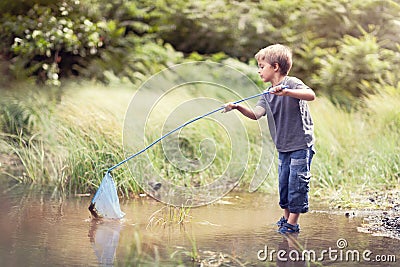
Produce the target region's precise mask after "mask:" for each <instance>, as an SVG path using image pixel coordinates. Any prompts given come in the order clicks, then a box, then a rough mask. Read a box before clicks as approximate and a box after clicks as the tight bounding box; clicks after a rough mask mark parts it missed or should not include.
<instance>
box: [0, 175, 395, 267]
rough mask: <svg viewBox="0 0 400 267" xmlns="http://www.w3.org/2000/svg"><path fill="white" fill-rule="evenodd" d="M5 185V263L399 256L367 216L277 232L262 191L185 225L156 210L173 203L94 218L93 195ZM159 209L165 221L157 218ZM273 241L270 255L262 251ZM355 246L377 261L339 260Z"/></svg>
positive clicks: (1, 217) (314, 220) (127, 205)
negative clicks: (370, 229)
mask: <svg viewBox="0 0 400 267" xmlns="http://www.w3.org/2000/svg"><path fill="white" fill-rule="evenodd" d="M3 185H4V184H1V179H0V188H1V189H2V190H0V264H1V266H112V265H118V266H121V265H122V266H138V265H141V266H154V265H155V264H158V266H177V265H179V264H181V265H182V266H198V265H200V264H203V266H210V265H211V264H215V263H218V264H222V265H221V266H241V265H245V266H326V265H330V266H355V265H357V263H360V264H361V265H363V266H365V265H368V266H382V265H383V264H382V262H376V261H375V262H374V261H372V260H374V259H375V258H373V257H374V256H375V255H396V257H397V261H398V260H399V259H400V255H399V251H398V248H399V247H400V241H399V240H395V239H389V238H384V237H374V236H371V235H369V234H363V233H359V232H357V227H358V226H360V225H361V223H362V218H360V217H357V216H355V217H353V218H347V217H346V216H344V212H343V213H342V214H341V215H340V214H339V215H337V214H333V213H332V212H331V211H327V212H310V213H308V214H306V215H304V216H303V217H302V218H301V221H300V225H301V229H302V230H301V232H300V234H299V235H298V236H291V237H290V238H287V237H285V236H282V235H280V234H279V233H277V232H276V230H277V227H276V224H275V223H276V220H277V219H278V218H280V216H282V214H281V210H280V209H279V207H277V199H274V198H273V196H271V195H266V194H262V193H254V194H249V193H246V194H242V193H238V192H232V193H230V194H229V196H227V197H225V198H224V199H223V200H222V201H219V202H217V203H214V204H212V205H209V206H204V207H201V208H193V209H191V210H190V214H189V215H188V216H187V217H186V218H187V220H185V221H184V225H183V226H184V227H182V225H181V224H179V222H180V220H169V219H170V217H171V216H174V213H173V214H171V212H165V214H164V213H163V214H161V213H156V212H157V211H159V210H160V209H162V210H165V211H168V209H165V208H163V207H164V205H163V204H162V203H159V202H156V201H153V200H151V199H147V198H141V199H136V200H131V201H126V202H124V203H122V206H123V207H122V208H123V210H125V211H126V213H127V215H126V218H125V219H124V221H122V222H120V221H113V220H108V221H106V220H104V221H95V220H91V219H90V213H89V212H88V210H87V205H88V203H89V202H90V199H89V198H85V197H83V198H82V197H69V198H68V199H60V198H58V197H54V195H53V194H52V192H49V193H44V192H43V191H31V190H30V189H27V188H25V189H24V188H20V187H14V188H12V189H11V190H5V188H10V187H5V186H4V187H3ZM6 186H8V185H6ZM19 189H22V191H21V190H19ZM155 213H156V214H157V215H158V217H157V218H156V219H157V220H159V221H160V222H163V223H160V224H156V223H153V224H151V219H152V218H154V214H155ZM168 221H171V223H170V224H167V223H164V222H168ZM150 226H152V227H150ZM344 239H345V241H346V242H347V246H343V249H340V247H339V245H338V244H339V243H338V242H337V241H338V240H342V241H343V240H344ZM266 246H267V247H268V252H267V253H266V254H267V255H264V254H261V255H257V252H258V251H260V250H263V249H265V247H266ZM329 249H331V250H332V251H334V250H336V251H337V253H332V256H334V257H332V258H331V257H329V255H328V254H324V258H323V260H321V261H317V262H310V261H306V262H301V261H297V260H296V261H293V260H291V259H290V257H289V255H290V253H292V254H291V255H292V257H296V256H297V255H301V254H296V251H297V252H298V253H300V252H303V251H304V250H309V251H311V250H312V251H315V252H316V257H317V258H320V257H321V252H322V251H323V250H329ZM272 250H275V253H274V255H273V259H272V260H270V259H269V253H270V252H271V251H272ZM279 250H282V251H285V254H284V255H281V256H282V257H281V258H283V259H284V260H282V259H279V258H278V257H277V251H279ZM355 250H357V251H359V252H360V256H362V253H363V252H364V251H367V250H370V251H372V253H373V254H372V255H370V258H371V259H372V260H371V261H369V262H366V261H362V259H361V260H360V262H356V261H345V260H339V258H338V259H336V260H334V259H335V257H336V255H338V256H340V255H341V254H340V253H341V252H343V256H344V257H345V256H347V254H345V253H347V252H352V251H355ZM281 253H283V252H281ZM258 256H261V257H262V256H264V257H265V256H266V257H267V259H266V260H265V261H262V260H260V259H259V258H258ZM285 258H287V260H285ZM193 259H196V260H197V261H193ZM207 264H208V265H207ZM384 265H385V266H397V265H398V264H396V262H385V264H384Z"/></svg>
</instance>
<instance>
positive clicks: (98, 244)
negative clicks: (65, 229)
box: [88, 219, 122, 266]
mask: <svg viewBox="0 0 400 267" xmlns="http://www.w3.org/2000/svg"><path fill="white" fill-rule="evenodd" d="M121 229H122V223H121V222H120V221H118V220H97V219H93V220H91V222H90V228H89V234H88V236H89V238H90V243H91V244H92V247H93V250H94V252H95V254H96V257H97V259H98V261H99V264H100V265H101V266H110V265H113V264H114V260H115V255H116V250H117V247H118V242H119V236H120V232H121Z"/></svg>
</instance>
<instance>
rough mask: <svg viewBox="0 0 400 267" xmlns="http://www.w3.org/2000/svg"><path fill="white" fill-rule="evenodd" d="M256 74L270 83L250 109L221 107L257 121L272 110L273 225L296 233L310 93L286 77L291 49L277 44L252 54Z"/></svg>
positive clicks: (308, 154) (307, 151) (310, 133)
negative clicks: (277, 211) (277, 212)
mask: <svg viewBox="0 0 400 267" xmlns="http://www.w3.org/2000/svg"><path fill="white" fill-rule="evenodd" d="M255 58H256V59H257V63H258V73H259V75H260V77H261V79H262V80H263V81H264V82H270V83H271V87H270V88H268V90H270V93H269V94H264V95H263V96H261V97H260V99H259V101H258V103H257V105H256V107H255V108H254V109H253V110H251V109H248V108H247V107H245V106H242V105H239V104H233V103H229V104H227V105H225V111H226V112H227V111H230V110H232V109H237V110H238V111H240V112H241V113H242V114H243V115H245V116H246V117H248V118H250V119H253V120H258V119H259V118H261V117H262V116H265V115H266V110H267V108H268V107H267V105H268V106H269V108H270V109H271V111H272V116H273V118H274V121H275V127H276V134H274V133H272V132H271V135H272V138H273V140H274V143H275V146H276V148H277V150H278V154H279V169H278V175H279V205H280V207H281V208H282V209H283V211H284V212H283V217H282V218H281V219H280V220H279V221H278V222H277V225H278V227H279V230H278V231H279V232H280V233H282V234H286V233H297V232H299V231H300V227H299V224H298V220H299V216H300V213H306V212H307V211H308V191H309V182H310V177H311V174H310V166H311V160H312V157H313V155H314V153H315V152H314V149H313V145H314V124H313V121H312V118H311V115H310V111H309V108H308V104H307V101H313V100H314V99H315V93H314V91H313V90H312V89H311V88H309V87H308V86H307V85H305V84H304V83H303V82H302V81H301V80H300V79H298V78H296V77H290V76H288V73H289V71H290V69H291V67H292V52H291V50H290V49H289V48H288V47H286V46H284V45H280V44H276V45H271V46H268V47H266V48H264V49H261V50H260V51H259V52H258V53H257V54H256V55H255Z"/></svg>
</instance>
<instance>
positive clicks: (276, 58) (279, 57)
mask: <svg viewBox="0 0 400 267" xmlns="http://www.w3.org/2000/svg"><path fill="white" fill-rule="evenodd" d="M254 57H255V58H256V59H257V61H261V60H262V61H266V62H267V63H268V64H271V65H274V64H275V63H278V65H279V70H280V73H281V74H282V75H288V74H289V71H290V69H291V68H292V51H291V50H290V48H289V47H287V46H284V45H281V44H274V45H270V46H267V47H265V48H263V49H261V50H260V51H258V52H257V54H256V55H255V56H254Z"/></svg>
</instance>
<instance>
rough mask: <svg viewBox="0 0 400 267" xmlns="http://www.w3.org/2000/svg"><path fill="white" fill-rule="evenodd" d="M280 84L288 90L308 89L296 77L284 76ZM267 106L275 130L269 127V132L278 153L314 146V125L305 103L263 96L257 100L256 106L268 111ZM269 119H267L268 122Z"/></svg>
mask: <svg viewBox="0 0 400 267" xmlns="http://www.w3.org/2000/svg"><path fill="white" fill-rule="evenodd" d="M281 84H282V85H287V86H288V87H289V88H290V89H310V88H309V87H308V86H307V85H305V84H304V83H303V82H302V81H301V80H300V79H298V78H296V77H290V76H286V77H285V78H284V80H283V81H282V83H281ZM310 90H311V89H310ZM267 105H268V107H269V108H270V110H271V112H272V117H273V119H274V122H275V128H276V131H274V132H273V129H271V125H270V132H271V135H272V138H273V140H274V143H275V146H276V149H277V150H278V151H279V152H290V151H295V150H299V149H305V148H307V147H311V146H312V145H313V144H314V139H315V138H314V123H313V120H312V118H311V114H310V110H309V107H308V104H307V101H305V100H300V99H297V98H293V97H290V96H276V95H273V94H264V95H262V96H261V97H260V99H259V100H258V103H257V106H261V107H263V108H264V109H265V110H268V107H267ZM266 114H268V112H266ZM270 119H271V118H268V120H269V121H270Z"/></svg>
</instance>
